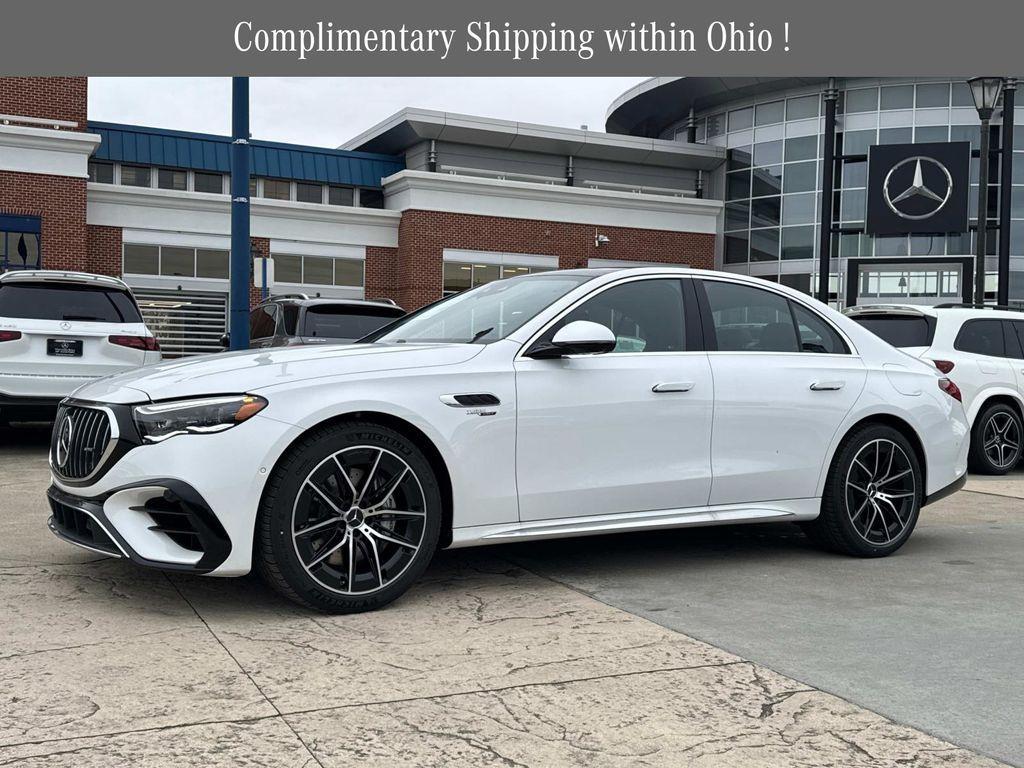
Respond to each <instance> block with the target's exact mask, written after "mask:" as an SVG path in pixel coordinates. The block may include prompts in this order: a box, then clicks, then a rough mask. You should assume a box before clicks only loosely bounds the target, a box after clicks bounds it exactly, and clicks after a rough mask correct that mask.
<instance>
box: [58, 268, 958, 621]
mask: <svg viewBox="0 0 1024 768" xmlns="http://www.w3.org/2000/svg"><path fill="white" fill-rule="evenodd" d="M967 451H968V427H967V422H966V420H965V417H964V411H963V407H962V406H961V403H960V393H959V390H958V389H957V387H956V385H955V384H953V383H952V382H951V381H949V379H946V378H944V377H943V376H942V375H941V374H940V373H939V372H938V371H937V370H936V369H935V368H934V367H933V366H931V365H928V364H926V363H924V362H922V361H920V360H917V359H915V358H912V357H910V356H908V355H906V354H904V353H902V352H900V351H898V350H896V349H894V348H893V347H891V346H889V345H888V344H886V343H885V342H884V341H882V340H881V339H879V338H878V337H877V336H875V335H874V334H872V333H871V332H870V331H867V330H865V329H864V328H861V327H860V326H859V325H857V324H856V323H854V322H853V321H852V320H850V319H849V318H846V317H844V316H843V315H841V314H838V313H837V312H834V311H832V310H831V309H829V308H827V307H825V306H823V305H822V304H820V303H818V302H816V301H814V300H813V299H810V298H808V297H807V296H805V295H803V294H801V293H798V292H795V291H792V290H788V289H786V288H783V287H781V286H778V285H775V284H772V283H768V282H765V281H762V280H758V279H753V278H747V277H741V276H737V275H729V274H725V273H721V272H703V271H699V270H689V269H681V268H671V267H666V268H637V269H627V270H579V271H561V272H547V273H541V274H534V275H529V276H523V277H516V278H511V279H507V280H501V281H499V282H493V283H490V284H487V285H484V286H481V287H479V288H476V289H473V290H470V291H466V292H465V293H460V294H457V295H454V296H450V297H448V298H446V299H443V300H442V301H440V302H438V303H436V304H433V305H431V306H428V307H426V308H424V309H422V310H420V311H418V312H415V313H413V314H411V315H408V316H406V317H404V318H402V319H400V320H398V321H396V322H394V323H392V324H391V325H389V326H386V327H385V328H383V329H381V330H380V331H378V332H376V333H374V334H373V335H372V336H370V337H367V338H366V339H363V340H362V341H361V342H360V343H358V344H355V345H350V346H307V347H287V348H280V349H268V350H255V351H245V352H239V353H232V354H219V355H211V356H205V357H200V358H195V359H192V360H185V361H177V362H168V363H164V364H160V365H156V366H149V367H147V368H144V369H141V370H138V371H136V372H132V373H124V374H119V375H116V376H112V377H109V378H106V379H102V380H100V381H98V382H96V383H93V384H89V385H87V386H85V387H83V388H82V389H79V390H78V391H77V392H75V393H74V395H73V396H72V397H71V398H69V399H67V400H65V401H64V402H63V403H62V406H61V410H60V414H59V416H58V419H57V422H56V424H55V426H54V432H53V439H52V444H51V452H50V463H51V469H52V473H53V485H52V487H51V488H50V490H49V501H50V505H51V509H52V513H53V514H52V517H51V518H50V522H49V525H50V528H51V529H52V531H53V532H54V533H55V534H56V535H57V536H59V537H61V538H63V539H66V540H68V541H70V542H72V543H75V544H78V545H80V546H83V547H88V548H90V549H93V550H97V551H99V552H102V553H105V554H108V555H112V556H115V557H125V558H128V559H130V560H132V561H134V562H135V563H138V564H140V565H145V566H155V567H159V568H166V569H173V570H180V571H192V572H198V573H206V574H211V575H221V576H235V575H240V574H244V573H247V572H248V571H249V570H250V569H251V568H256V569H257V570H258V571H259V572H260V573H262V575H263V576H264V577H265V578H266V579H267V581H269V582H270V584H272V585H273V586H274V587H276V588H277V589H278V590H279V591H280V592H282V593H283V594H285V595H286V596H288V597H289V598H291V599H293V600H296V601H298V602H300V603H303V604H305V605H307V606H311V607H315V608H319V609H322V610H325V611H332V612H352V611H362V610H367V609H371V608H376V607H379V606H382V605H385V604H386V603H388V602H390V601H391V600H394V599H395V598H396V597H398V596H399V595H401V594H402V593H403V592H405V590H406V589H408V588H409V586H410V585H411V584H412V583H413V582H414V581H415V580H416V579H417V578H418V577H419V576H420V575H421V574H422V573H423V570H424V568H426V566H427V564H428V563H429V562H430V559H431V557H432V556H433V554H434V552H435V551H436V550H437V549H438V548H439V547H465V546H472V545H479V544H489V543H498V542H510V541H526V540H530V539H545V538H553V537H564V536H578V535H586V534H596V533H611V532H616V531H637V530H651V529H658V528H675V527H682V526H691V525H710V524H716V523H741V522H762V521H783V520H788V521H793V522H798V523H800V524H801V525H802V527H803V529H804V531H805V532H806V533H807V535H808V536H809V537H810V538H811V539H812V540H814V541H815V542H817V543H819V544H821V545H822V546H824V547H826V548H828V549H831V550H835V551H839V552H844V553H847V554H850V555H856V556H861V557H875V556H881V555H888V554H891V553H892V552H895V551H896V550H897V549H899V548H900V547H901V546H902V545H903V544H904V543H905V542H906V541H907V539H908V538H909V536H910V534H911V532H912V531H913V530H914V526H915V524H916V523H917V519H918V515H919V513H920V510H921V508H922V507H923V506H924V505H925V504H928V503H929V502H932V501H934V500H935V499H937V498H940V497H942V496H944V495H946V494H949V493H952V492H953V491H955V490H957V489H958V488H960V487H961V486H962V485H963V482H964V478H965V471H966V461H967Z"/></svg>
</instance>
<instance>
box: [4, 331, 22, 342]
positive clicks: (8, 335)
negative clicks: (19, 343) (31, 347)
mask: <svg viewBox="0 0 1024 768" xmlns="http://www.w3.org/2000/svg"><path fill="white" fill-rule="evenodd" d="M20 338H21V331H0V341H16V340H17V339H20Z"/></svg>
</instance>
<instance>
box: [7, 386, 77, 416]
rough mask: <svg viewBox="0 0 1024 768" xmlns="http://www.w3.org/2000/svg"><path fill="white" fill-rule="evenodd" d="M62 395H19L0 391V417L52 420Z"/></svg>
mask: <svg viewBox="0 0 1024 768" xmlns="http://www.w3.org/2000/svg"><path fill="white" fill-rule="evenodd" d="M61 399H62V397H19V396H13V395H8V394H4V393H3V392H0V419H3V420H4V421H53V419H54V417H55V416H56V415H57V406H58V404H59V403H60V401H61Z"/></svg>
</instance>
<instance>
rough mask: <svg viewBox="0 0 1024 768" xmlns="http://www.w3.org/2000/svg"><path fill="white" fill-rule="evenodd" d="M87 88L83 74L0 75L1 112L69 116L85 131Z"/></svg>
mask: <svg viewBox="0 0 1024 768" xmlns="http://www.w3.org/2000/svg"><path fill="white" fill-rule="evenodd" d="M88 90H89V80H88V78H85V77H0V114H4V115H19V116H24V117H38V118H43V119H54V120H72V121H74V122H76V123H78V128H77V130H79V131H84V130H86V118H87V115H86V109H87V106H88ZM41 127H42V126H41Z"/></svg>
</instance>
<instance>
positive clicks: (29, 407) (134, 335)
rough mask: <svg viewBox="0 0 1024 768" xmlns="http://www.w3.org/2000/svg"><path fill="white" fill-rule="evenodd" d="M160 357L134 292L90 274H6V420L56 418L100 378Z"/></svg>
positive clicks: (2, 338) (1, 370) (2, 394)
mask: <svg viewBox="0 0 1024 768" xmlns="http://www.w3.org/2000/svg"><path fill="white" fill-rule="evenodd" d="M159 360H160V345H159V344H158V343H157V340H156V339H155V338H154V336H153V334H152V333H150V331H149V329H148V328H146V324H145V323H144V322H143V320H142V315H141V314H140V313H139V307H138V305H137V304H136V302H135V298H134V297H133V296H132V292H131V290H130V289H129V288H128V286H127V285H125V284H124V283H123V282H121V281H120V280H118V279H116V278H113V277H105V276H103V275H90V274H86V273H83V272H58V271H52V270H24V271H12V272H6V273H4V274H2V275H0V420H2V421H4V422H9V421H11V420H14V421H22V420H39V419H42V420H47V419H52V418H53V416H54V414H55V413H56V410H57V403H58V401H60V400H61V398H64V397H66V396H67V395H69V394H70V393H71V392H72V391H74V390H75V389H77V388H78V387H80V386H82V385H83V384H87V383H88V382H90V381H92V380H93V379H97V378H99V377H101V376H107V375H109V374H111V373H117V372H119V371H124V370H127V369H129V368H138V367H139V366H141V365H146V364H148V363H155V362H158V361H159Z"/></svg>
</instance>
